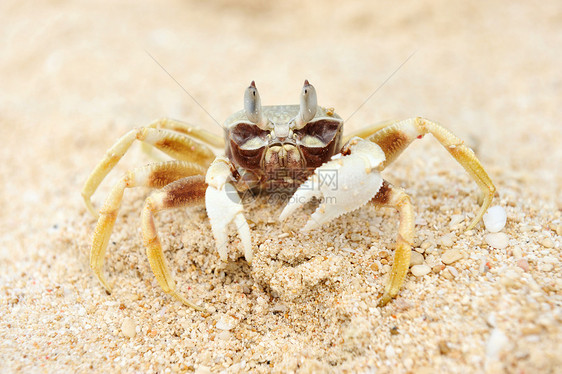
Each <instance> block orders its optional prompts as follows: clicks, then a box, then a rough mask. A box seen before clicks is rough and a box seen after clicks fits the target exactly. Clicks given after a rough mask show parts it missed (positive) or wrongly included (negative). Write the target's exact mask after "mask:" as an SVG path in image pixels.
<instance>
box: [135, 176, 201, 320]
mask: <svg viewBox="0 0 562 374" xmlns="http://www.w3.org/2000/svg"><path fill="white" fill-rule="evenodd" d="M206 187H207V184H206V183H205V177H203V176H201V175H197V176H190V177H186V178H183V179H180V180H178V181H175V182H173V183H171V184H169V185H168V186H166V187H165V188H163V189H161V190H158V191H155V192H153V193H152V194H151V195H150V196H149V197H148V198H147V199H146V201H145V203H144V208H143V210H142V213H141V219H142V237H143V242H144V246H145V247H146V253H147V256H148V261H149V263H150V268H151V269H152V272H153V273H154V276H155V277H156V280H157V281H158V284H159V285H160V287H162V289H163V290H164V292H166V293H167V294H169V295H171V296H173V297H174V298H176V299H177V300H179V301H181V302H182V303H183V304H185V305H187V306H190V307H192V308H195V309H197V310H200V311H205V309H203V308H201V307H199V306H197V305H195V304H193V303H191V302H189V301H188V300H187V299H185V298H184V297H183V296H182V295H181V294H179V293H178V292H177V291H176V282H175V281H174V277H173V275H172V273H171V272H170V270H169V268H168V265H167V263H166V259H165V257H164V252H163V251H162V244H161V243H160V239H159V238H158V232H157V230H156V225H155V224H154V214H155V213H157V212H159V211H161V210H166V209H173V208H182V207H187V206H191V205H196V204H203V202H204V201H205V188H206Z"/></svg>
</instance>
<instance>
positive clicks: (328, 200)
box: [279, 138, 385, 231]
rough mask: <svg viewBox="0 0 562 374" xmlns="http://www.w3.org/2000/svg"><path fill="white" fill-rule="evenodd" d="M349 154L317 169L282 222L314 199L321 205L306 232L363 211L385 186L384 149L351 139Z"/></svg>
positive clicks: (286, 211) (284, 212)
mask: <svg viewBox="0 0 562 374" xmlns="http://www.w3.org/2000/svg"><path fill="white" fill-rule="evenodd" d="M348 146H349V151H350V154H348V155H346V156H342V155H341V154H338V155H336V156H334V157H332V160H331V161H328V162H326V163H324V164H323V165H322V166H320V167H318V168H317V169H316V170H315V171H314V174H312V175H311V176H310V177H309V178H308V180H307V181H306V182H304V183H303V184H302V185H301V186H300V187H299V188H298V189H297V190H296V191H295V193H294V194H293V196H292V197H291V199H290V200H289V203H288V204H287V206H285V209H283V211H282V212H281V215H280V216H279V219H280V220H281V221H284V220H285V219H287V217H289V216H290V215H291V214H292V213H293V212H295V211H296V210H297V209H298V208H299V207H301V206H302V205H304V204H306V203H307V202H308V201H310V200H311V199H312V198H313V197H316V198H318V199H320V205H319V206H318V208H317V209H316V211H315V212H314V214H312V216H311V217H310V219H309V220H308V222H307V223H306V225H305V226H304V228H303V231H308V230H311V229H314V228H317V227H320V226H321V225H323V224H325V223H327V222H329V221H331V220H333V219H334V218H337V217H339V216H340V215H342V214H345V213H348V212H351V211H353V210H355V209H358V208H360V207H361V206H363V205H364V204H366V203H367V202H368V201H369V200H371V199H372V198H373V197H374V196H375V195H376V193H377V192H378V191H379V189H380V187H381V186H382V183H383V179H382V177H381V175H380V174H379V172H378V170H377V167H378V166H379V165H380V164H381V163H382V162H383V161H384V160H385V156H384V152H383V151H382V150H381V148H380V147H379V146H378V145H376V144H375V143H372V142H370V141H368V140H363V139H360V138H354V139H351V140H350V142H349V143H348Z"/></svg>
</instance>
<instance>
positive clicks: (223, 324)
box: [215, 316, 236, 331]
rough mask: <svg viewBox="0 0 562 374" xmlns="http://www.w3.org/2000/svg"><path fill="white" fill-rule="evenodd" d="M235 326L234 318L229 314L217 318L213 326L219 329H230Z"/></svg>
mask: <svg viewBox="0 0 562 374" xmlns="http://www.w3.org/2000/svg"><path fill="white" fill-rule="evenodd" d="M234 326H236V320H235V319H234V318H232V317H230V316H223V317H221V319H219V320H218V322H217V324H216V325H215V327H216V328H217V329H219V330H225V331H228V330H232V329H233V328H234Z"/></svg>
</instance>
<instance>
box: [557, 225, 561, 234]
mask: <svg viewBox="0 0 562 374" xmlns="http://www.w3.org/2000/svg"><path fill="white" fill-rule="evenodd" d="M556 234H558V236H562V225H558V226H556Z"/></svg>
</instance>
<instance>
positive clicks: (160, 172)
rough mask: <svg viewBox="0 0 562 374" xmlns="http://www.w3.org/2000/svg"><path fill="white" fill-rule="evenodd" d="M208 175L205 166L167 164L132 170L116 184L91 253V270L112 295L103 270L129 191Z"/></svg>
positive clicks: (183, 162)
mask: <svg viewBox="0 0 562 374" xmlns="http://www.w3.org/2000/svg"><path fill="white" fill-rule="evenodd" d="M204 173H205V169H204V168H203V167H202V166H200V165H197V164H194V163H191V162H187V161H167V162H163V163H157V164H150V165H147V166H144V167H140V168H136V169H133V170H130V171H128V172H127V173H126V174H125V175H124V176H123V178H121V180H119V182H117V183H116V184H115V186H114V187H113V189H112V190H111V192H110V194H109V196H108V197H107V200H106V201H105V203H104V205H103V207H102V208H101V211H100V215H99V218H98V222H97V225H96V228H95V230H94V235H93V239H92V249H91V251H90V267H91V268H92V270H93V271H94V273H95V274H96V276H97V277H98V279H99V280H100V282H101V283H102V285H103V286H104V288H105V289H106V290H107V291H108V292H111V287H110V286H109V283H107V281H106V280H105V278H104V276H103V273H102V268H103V262H104V257H105V251H106V249H107V243H108V242H109V237H110V236H111V232H112V231H113V225H114V224H115V219H116V218H117V213H118V211H119V208H120V206H121V200H122V199H123V193H124V192H125V189H126V188H131V187H137V186H144V187H151V188H161V187H164V186H165V185H167V184H169V183H171V182H173V181H175V180H178V179H180V178H184V177H187V176H191V175H202V174H204Z"/></svg>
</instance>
